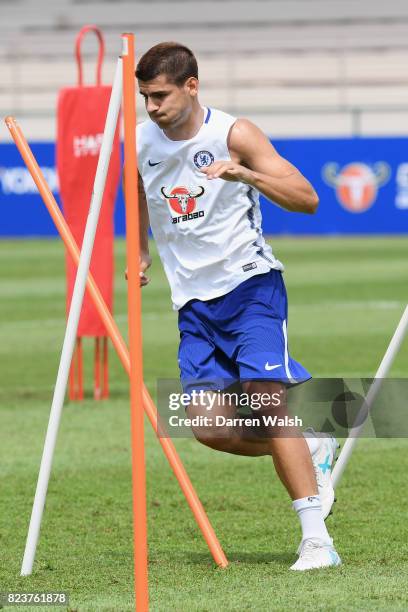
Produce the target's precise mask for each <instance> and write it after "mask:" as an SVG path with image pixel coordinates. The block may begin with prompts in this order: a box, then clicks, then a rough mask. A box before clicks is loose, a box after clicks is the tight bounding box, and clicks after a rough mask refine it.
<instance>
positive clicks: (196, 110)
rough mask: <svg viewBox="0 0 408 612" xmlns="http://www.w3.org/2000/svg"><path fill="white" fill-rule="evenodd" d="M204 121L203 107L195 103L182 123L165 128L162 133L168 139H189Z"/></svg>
mask: <svg viewBox="0 0 408 612" xmlns="http://www.w3.org/2000/svg"><path fill="white" fill-rule="evenodd" d="M203 123H204V109H203V108H202V107H201V106H200V104H199V103H198V101H197V104H196V105H194V107H193V109H192V111H191V113H190V114H189V116H188V118H187V119H186V121H185V122H184V123H182V124H181V125H177V126H175V127H171V128H166V129H165V130H163V131H164V133H165V134H166V136H167V138H170V140H190V138H194V136H195V135H196V134H197V133H198V131H199V130H200V128H201V126H202V125H203Z"/></svg>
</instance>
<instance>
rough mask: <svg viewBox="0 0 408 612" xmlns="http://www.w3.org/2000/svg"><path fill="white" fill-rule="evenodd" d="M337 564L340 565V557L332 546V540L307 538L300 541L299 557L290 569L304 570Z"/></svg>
mask: <svg viewBox="0 0 408 612" xmlns="http://www.w3.org/2000/svg"><path fill="white" fill-rule="evenodd" d="M337 565H341V559H340V557H339V555H338V554H337V552H336V550H335V548H334V546H333V540H331V542H330V543H326V542H323V540H320V539H319V538H308V539H307V540H303V541H302V542H301V544H300V546H299V559H298V560H297V561H296V563H294V564H293V565H292V567H291V568H290V569H291V570H295V571H298V572H304V571H306V570H312V569H318V568H319V567H335V566H337Z"/></svg>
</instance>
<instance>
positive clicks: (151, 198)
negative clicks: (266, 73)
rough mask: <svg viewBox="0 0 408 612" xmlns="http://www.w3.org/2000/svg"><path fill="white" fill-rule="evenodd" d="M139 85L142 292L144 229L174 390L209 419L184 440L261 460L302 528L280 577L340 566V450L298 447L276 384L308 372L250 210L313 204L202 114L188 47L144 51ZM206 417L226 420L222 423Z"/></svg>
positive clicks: (307, 442) (226, 118)
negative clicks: (175, 344)
mask: <svg viewBox="0 0 408 612" xmlns="http://www.w3.org/2000/svg"><path fill="white" fill-rule="evenodd" d="M136 77H137V80H138V85H139V91H140V94H141V95H142V96H143V98H144V100H145V104H146V110H147V113H148V115H149V119H147V120H146V121H144V122H143V123H141V124H139V125H138V127H137V146H138V165H139V175H140V178H141V180H139V190H140V194H139V195H140V198H139V200H140V207H141V211H140V216H141V221H140V226H141V262H140V282H141V285H142V286H144V285H146V284H147V283H148V282H149V278H148V277H147V276H146V270H147V268H148V267H149V266H150V265H151V258H150V255H149V246H148V227H149V223H150V225H151V228H152V232H153V235H154V238H155V240H156V244H157V248H158V252H159V255H160V258H161V260H162V263H163V266H164V270H165V272H166V275H167V278H168V281H169V284H170V287H171V294H172V301H173V304H174V308H175V309H177V310H178V316H179V319H178V320H179V329H180V338H181V340H180V347H179V367H180V372H181V382H182V384H183V387H184V390H185V391H186V392H188V393H190V394H191V393H192V391H195V392H196V393H198V392H199V391H202V392H203V393H202V394H201V395H200V397H201V401H199V402H192V403H191V405H190V406H189V407H188V408H187V416H188V417H195V416H199V415H204V414H205V415H208V414H209V411H208V410H207V409H208V408H209V406H210V404H211V407H212V410H211V413H210V414H211V416H212V419H207V421H206V423H205V424H202V425H200V426H196V427H194V428H193V432H194V435H195V436H196V438H197V439H198V440H199V441H200V442H202V443H203V444H205V445H207V446H209V447H211V448H213V449H216V450H220V451H224V452H229V453H234V454H240V455H247V456H260V455H271V456H272V458H273V462H274V465H275V469H276V472H277V473H278V475H279V478H280V479H281V481H282V483H283V484H284V486H285V487H286V489H287V491H288V493H289V495H290V497H291V498H292V500H293V508H294V510H295V511H296V512H297V514H298V516H299V519H300V523H301V529H302V541H301V544H300V546H299V549H298V553H299V558H298V560H297V561H296V563H295V564H294V565H292V567H291V569H293V570H308V569H314V568H319V567H327V566H335V565H339V564H340V563H341V561H340V558H339V555H338V554H337V552H336V550H335V548H334V546H333V541H332V539H331V538H330V536H329V533H328V531H327V529H326V525H325V522H324V518H325V517H326V516H327V515H328V513H329V512H330V508H331V506H332V503H333V499H334V491H333V487H332V483H331V476H330V471H331V466H332V463H333V460H334V454H335V450H336V447H337V443H336V441H335V440H334V439H333V438H330V437H328V436H324V435H323V436H319V435H315V434H314V432H313V431H312V432H309V435H308V436H307V437H304V436H303V435H302V434H301V433H300V432H299V431H298V430H297V429H295V428H293V427H290V426H289V425H288V422H287V421H285V418H286V417H288V412H287V406H286V389H287V387H288V386H290V385H293V384H298V383H300V382H304V381H305V380H308V379H309V378H310V374H309V373H308V372H307V370H306V369H305V368H304V367H303V366H302V365H301V364H300V363H298V362H296V361H295V360H294V359H293V358H292V357H291V356H290V354H289V351H288V336H287V299H286V291H285V286H284V282H283V277H282V271H283V265H282V263H281V262H280V261H279V260H278V259H276V257H275V256H274V254H273V252H272V249H271V248H270V246H269V245H268V244H267V243H266V242H265V240H264V237H263V235H262V229H261V212H260V206H259V192H260V193H262V194H263V195H264V196H265V197H266V198H268V199H269V200H270V201H271V202H273V203H274V204H277V205H279V206H281V207H282V208H285V209H286V210H289V211H292V212H295V213H296V212H299V213H307V214H312V213H314V212H315V211H316V208H317V205H318V197H317V195H316V193H315V191H314V189H313V187H312V186H311V185H310V183H309V182H308V181H307V180H306V179H305V178H304V177H303V176H302V175H301V173H300V172H299V171H298V170H297V169H296V168H295V167H294V166H293V165H292V164H290V163H289V162H288V161H286V160H285V159H283V158H282V157H281V156H280V155H279V154H278V153H277V151H276V150H275V149H274V147H273V146H272V145H271V144H270V142H269V140H268V139H267V138H266V136H265V135H264V134H263V133H262V132H261V130H259V129H258V128H257V127H256V126H255V125H254V124H253V123H251V122H250V121H248V120H246V119H236V118H234V117H232V116H231V115H228V114H226V113H224V112H222V111H220V110H216V109H214V108H208V107H203V106H201V104H200V102H199V100H198V88H199V81H198V68H197V61H196V59H195V57H194V55H193V53H192V52H191V51H190V50H189V49H188V48H186V47H184V46H183V45H180V44H178V43H172V42H165V43H161V44H158V45H156V46H154V47H153V48H151V49H150V50H149V51H147V52H146V53H145V54H144V55H143V57H142V58H141V59H140V61H139V63H138V66H137V70H136ZM234 382H235V383H237V382H239V383H240V385H241V388H242V391H243V392H244V393H245V394H247V396H248V397H251V398H255V397H257V398H259V397H261V395H260V394H263V396H262V397H264V398H267V399H266V402H265V404H263V405H262V406H260V407H259V409H258V410H257V411H255V410H253V413H254V419H253V422H254V423H255V421H256V419H255V417H257V418H258V419H259V422H260V423H262V425H261V426H259V425H258V426H257V427H255V426H252V425H248V424H247V421H245V422H243V419H238V418H234V417H236V415H237V407H236V405H234V404H233V403H232V402H224V401H222V393H220V391H221V392H222V391H223V390H225V389H226V388H230V385H231V384H232V383H234ZM268 398H269V399H268ZM215 416H219V417H222V416H224V417H226V418H225V419H224V422H225V423H226V424H225V426H220V425H219V419H215ZM268 417H271V418H273V417H278V418H279V423H280V425H279V426H277V425H276V424H274V425H273V426H272V425H271V420H270V419H268ZM227 418H228V419H231V420H229V421H227ZM221 422H222V421H221Z"/></svg>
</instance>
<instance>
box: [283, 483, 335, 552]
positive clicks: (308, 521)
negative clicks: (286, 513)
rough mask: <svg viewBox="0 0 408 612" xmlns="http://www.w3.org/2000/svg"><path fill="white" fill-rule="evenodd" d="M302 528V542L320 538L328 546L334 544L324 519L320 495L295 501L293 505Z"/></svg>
mask: <svg viewBox="0 0 408 612" xmlns="http://www.w3.org/2000/svg"><path fill="white" fill-rule="evenodd" d="M292 506H293V509H294V510H296V512H297V515H298V517H299V520H300V525H301V527H302V541H303V540H306V539H307V538H319V539H320V540H323V542H326V543H327V544H329V543H330V544H331V543H332V539H331V538H330V536H329V532H328V531H327V529H326V524H325V522H324V519H323V514H322V505H321V503H320V497H319V495H311V496H310V497H302V498H301V499H295V501H294V502H293V503H292Z"/></svg>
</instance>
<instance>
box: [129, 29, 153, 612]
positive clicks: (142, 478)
mask: <svg viewBox="0 0 408 612" xmlns="http://www.w3.org/2000/svg"><path fill="white" fill-rule="evenodd" d="M122 43H123V49H122V65H123V125H124V136H125V137H124V195H125V209H126V252H127V269H128V320H129V350H130V414H131V434H132V476H133V528H134V559H135V593H136V610H137V611H138V612H146V611H147V609H148V607H149V588H148V580H147V518H146V464H145V448H144V425H143V423H144V419H143V394H142V386H143V347H142V295H141V291H142V288H141V286H140V276H139V271H140V269H139V261H140V235H139V201H138V186H137V180H138V177H137V153H136V99H135V76H134V75H135V47H134V35H133V34H122Z"/></svg>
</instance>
